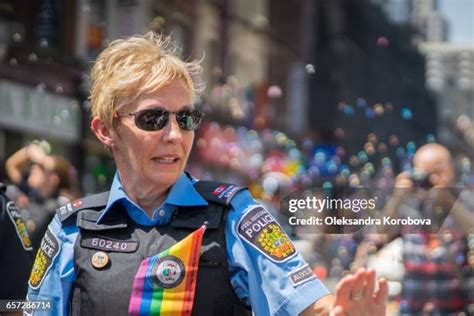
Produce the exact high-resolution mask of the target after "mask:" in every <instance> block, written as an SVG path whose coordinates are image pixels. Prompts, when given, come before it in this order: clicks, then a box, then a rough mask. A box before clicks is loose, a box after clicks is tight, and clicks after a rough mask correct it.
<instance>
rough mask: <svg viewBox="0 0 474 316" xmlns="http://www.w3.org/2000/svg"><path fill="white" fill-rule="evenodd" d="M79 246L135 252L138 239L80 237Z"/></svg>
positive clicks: (110, 250)
mask: <svg viewBox="0 0 474 316" xmlns="http://www.w3.org/2000/svg"><path fill="white" fill-rule="evenodd" d="M81 247H84V248H89V249H97V250H105V251H109V252H135V251H137V249H138V241H133V240H131V241H130V240H127V241H124V240H119V239H112V238H107V237H102V236H96V237H88V238H83V239H81Z"/></svg>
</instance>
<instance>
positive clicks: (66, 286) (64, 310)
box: [28, 215, 79, 315]
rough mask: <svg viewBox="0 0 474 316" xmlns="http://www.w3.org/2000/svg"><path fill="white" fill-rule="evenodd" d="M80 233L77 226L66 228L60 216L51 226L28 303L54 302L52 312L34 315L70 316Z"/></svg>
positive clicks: (32, 278) (36, 264)
mask: <svg viewBox="0 0 474 316" xmlns="http://www.w3.org/2000/svg"><path fill="white" fill-rule="evenodd" d="M78 231H79V229H78V228H77V226H75V225H72V226H66V227H63V226H62V224H61V222H60V220H59V218H58V215H56V216H55V217H54V219H53V220H52V222H51V223H50V224H49V226H48V229H47V230H46V233H45V235H44V237H43V240H42V241H41V246H40V249H39V250H38V253H37V254H36V258H35V262H34V265H33V269H32V271H31V275H30V280H29V282H28V299H29V300H45V301H50V302H51V310H50V311H48V312H42V311H35V312H34V315H68V311H69V297H70V294H71V287H72V283H73V281H74V279H75V272H74V258H73V256H74V244H75V241H76V238H77V233H78Z"/></svg>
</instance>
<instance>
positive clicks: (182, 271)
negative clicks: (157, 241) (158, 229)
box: [128, 225, 206, 316]
mask: <svg viewBox="0 0 474 316" xmlns="http://www.w3.org/2000/svg"><path fill="white" fill-rule="evenodd" d="M205 230H206V225H203V226H202V227H200V228H199V229H197V230H196V231H194V232H193V233H191V234H190V235H188V236H186V238H184V239H183V240H181V241H180V242H178V243H176V244H175V245H173V246H172V247H171V248H169V249H167V250H165V251H163V252H162V253H160V254H158V255H155V256H152V257H148V258H146V259H144V260H143V261H142V262H141V264H140V267H139V268H138V272H137V273H136V275H135V279H134V280H133V288H132V296H131V298H130V305H129V308H128V313H129V315H161V316H163V315H168V316H184V315H191V311H192V309H193V302H194V291H195V289H196V280H197V272H198V265H199V256H200V248H201V243H202V237H203V235H204V231H205Z"/></svg>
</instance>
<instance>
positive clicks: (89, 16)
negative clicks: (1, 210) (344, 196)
mask: <svg viewBox="0 0 474 316" xmlns="http://www.w3.org/2000/svg"><path fill="white" fill-rule="evenodd" d="M473 21H474V1H472V0H285V1H284V0H271V1H270V0H186V1H183V0H174V1H173V0H169V1H152V0H109V1H106V0H67V1H59V0H56V1H55V0H35V1H32V0H0V180H3V181H5V180H7V177H6V174H5V168H4V164H5V161H6V160H7V159H8V158H9V157H10V156H11V155H12V154H13V153H15V152H17V151H18V150H19V149H20V148H22V147H24V146H25V145H27V144H29V143H31V142H32V141H37V142H36V143H40V144H41V147H42V148H43V149H44V151H45V152H46V153H47V154H58V155H61V156H63V157H66V158H67V159H68V160H69V161H70V162H71V163H72V165H73V166H74V174H75V175H76V176H77V177H78V180H79V184H80V189H81V191H82V192H83V193H84V194H91V193H96V192H100V191H104V190H108V188H109V185H110V183H111V181H112V178H113V175H114V172H115V167H114V165H113V161H112V159H110V158H109V157H107V153H106V152H105V150H104V149H103V147H102V146H101V145H100V144H99V142H98V141H97V140H96V139H95V137H94V136H93V135H92V133H91V132H90V129H89V122H90V111H89V110H90V103H89V101H88V95H89V88H90V78H89V75H88V72H89V70H90V68H91V66H92V64H93V62H94V59H95V57H96V56H97V54H98V53H99V52H100V51H101V49H102V48H103V47H104V46H106V45H107V44H108V43H109V42H110V41H111V40H113V39H116V38H120V37H124V36H128V35H133V34H143V33H144V32H146V31H148V30H154V31H157V32H164V33H167V34H171V36H172V39H173V40H174V41H175V42H176V44H177V45H178V46H179V47H180V48H182V56H183V57H185V58H192V59H202V66H203V69H204V73H203V77H204V80H205V81H206V82H207V89H206V90H205V92H204V93H203V95H202V96H201V97H200V99H199V100H197V103H198V104H197V106H200V107H201V108H202V109H203V110H204V111H205V113H206V117H205V121H204V123H203V126H202V128H201V129H200V130H199V131H198V132H197V134H196V139H195V146H194V149H193V153H192V156H191V159H190V163H189V167H188V170H189V171H190V172H191V173H192V174H193V175H195V176H196V177H198V178H202V179H211V178H212V179H218V180H222V181H227V182H234V183H239V184H242V185H246V186H248V187H249V189H250V190H251V191H252V193H253V194H254V196H255V197H257V198H259V199H262V200H263V201H264V202H265V203H268V204H269V207H274V208H276V209H278V207H279V205H278V203H279V200H280V198H281V197H282V196H283V195H285V194H287V193H289V192H291V191H292V190H295V189H297V188H301V187H304V186H320V185H322V186H333V185H343V186H349V187H357V186H360V185H365V186H370V185H378V186H390V184H391V183H393V178H394V175H396V174H397V173H398V172H400V171H403V170H410V168H411V158H412V157H413V154H414V153H415V151H416V149H417V148H419V147H420V146H421V145H423V144H426V143H430V142H439V143H441V144H443V145H445V146H447V147H448V149H449V150H450V151H451V153H452V155H453V157H454V158H455V159H454V161H455V168H456V172H457V175H458V177H457V182H458V184H459V185H461V186H465V185H471V186H472V185H473V183H474V178H473V175H472V174H473V169H472V165H471V162H472V159H473V158H474V122H473V120H474V22H473ZM328 245H329V244H328ZM473 245H474V243H473ZM311 247H313V245H312V246H311ZM331 247H332V248H331ZM331 247H329V246H327V247H326V248H327V249H326V250H327V252H329V253H332V255H331V256H332V258H336V259H337V260H338V261H337V260H336V261H330V260H329V261H328V262H327V265H326V268H325V267H320V268H321V269H322V270H321V269H320V270H318V273H319V275H320V277H323V276H324V277H326V276H328V275H329V276H331V275H332V276H334V277H337V278H338V277H339V276H340V275H341V274H342V273H343V270H344V269H345V267H347V266H348V265H349V263H350V258H351V256H350V255H349V254H351V253H353V252H354V247H355V245H354V241H353V240H352V239H347V240H344V239H338V240H337V242H336V245H335V246H334V247H333V246H331ZM311 249H313V248H311ZM344 249H346V250H344ZM328 256H329V255H328ZM346 261H347V262H346ZM331 266H332V269H333V270H334V269H336V270H337V271H332V272H331V271H330V270H329V268H328V267H331ZM317 269H318V268H316V270H317ZM338 269H339V270H338ZM331 273H332V274H331Z"/></svg>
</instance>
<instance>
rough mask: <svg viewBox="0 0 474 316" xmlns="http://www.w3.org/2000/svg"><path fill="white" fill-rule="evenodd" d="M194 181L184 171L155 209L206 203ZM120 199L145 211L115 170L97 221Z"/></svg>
mask: <svg viewBox="0 0 474 316" xmlns="http://www.w3.org/2000/svg"><path fill="white" fill-rule="evenodd" d="M194 182H196V180H195V179H194V178H191V177H188V175H187V174H186V173H183V174H182V175H181V176H180V177H179V178H178V180H177V181H176V182H175V183H174V184H173V186H172V187H171V190H170V191H169V193H168V196H167V197H166V199H165V201H164V202H163V204H162V205H161V206H159V207H158V208H157V209H160V208H161V207H163V206H164V205H165V204H168V205H172V206H204V205H208V203H207V201H206V200H205V199H204V198H203V197H202V196H201V195H200V194H199V193H198V192H197V191H196V189H195V188H194V185H193V184H194ZM122 200H126V201H128V202H129V203H131V204H133V205H135V206H136V207H137V208H139V209H140V210H141V211H142V212H143V213H145V211H144V210H142V209H141V208H140V207H139V206H138V205H137V204H136V203H135V202H133V201H132V200H130V199H129V197H128V196H127V193H126V192H125V189H124V187H123V185H122V181H121V180H120V174H119V172H118V171H117V172H116V173H115V177H114V180H113V182H112V186H111V187H110V194H109V198H108V200H107V205H106V207H105V211H104V212H103V213H102V214H101V216H100V217H99V219H98V220H97V222H100V220H101V219H102V218H103V217H104V216H105V214H107V213H109V212H110V210H111V209H112V208H113V207H112V206H113V205H114V204H115V203H119V201H122ZM155 211H156V210H155Z"/></svg>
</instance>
